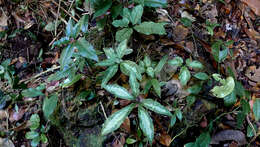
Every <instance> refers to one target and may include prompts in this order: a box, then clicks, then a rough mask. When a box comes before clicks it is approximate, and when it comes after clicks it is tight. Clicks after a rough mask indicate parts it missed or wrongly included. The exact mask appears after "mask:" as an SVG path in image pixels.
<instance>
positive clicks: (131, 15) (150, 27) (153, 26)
mask: <svg viewBox="0 0 260 147" xmlns="http://www.w3.org/2000/svg"><path fill="white" fill-rule="evenodd" d="M142 15H143V6H142V5H137V6H135V7H134V8H133V9H132V10H129V9H128V8H124V9H123V15H122V17H123V18H122V19H120V20H114V21H113V22H112V25H113V26H115V27H119V28H122V29H121V30H119V31H117V32H116V41H118V42H121V41H123V40H125V39H127V40H128V39H129V38H130V37H131V35H132V33H133V29H134V30H136V31H137V32H139V33H142V34H146V35H150V34H159V35H163V34H166V32H165V29H164V25H165V23H154V22H152V21H149V22H142V23H141V18H142ZM130 22H131V23H132V26H133V28H132V27H129V23H130Z"/></svg>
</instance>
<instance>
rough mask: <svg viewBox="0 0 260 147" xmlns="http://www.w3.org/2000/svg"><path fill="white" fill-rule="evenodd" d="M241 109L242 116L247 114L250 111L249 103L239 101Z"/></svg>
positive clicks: (243, 100)
mask: <svg viewBox="0 0 260 147" xmlns="http://www.w3.org/2000/svg"><path fill="white" fill-rule="evenodd" d="M241 107H242V113H244V114H248V113H249V112H250V111H251V109H250V105H249V102H248V101H246V100H245V99H242V100H241Z"/></svg>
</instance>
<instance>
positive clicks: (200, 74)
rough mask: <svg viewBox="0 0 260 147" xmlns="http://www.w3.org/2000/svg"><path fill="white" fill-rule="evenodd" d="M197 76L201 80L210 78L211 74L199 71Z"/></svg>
mask: <svg viewBox="0 0 260 147" xmlns="http://www.w3.org/2000/svg"><path fill="white" fill-rule="evenodd" d="M194 77H195V78H197V79H199V80H207V79H209V76H208V75H207V74H206V73H204V72H198V73H196V74H195V75H194Z"/></svg>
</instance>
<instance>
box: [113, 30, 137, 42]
mask: <svg viewBox="0 0 260 147" xmlns="http://www.w3.org/2000/svg"><path fill="white" fill-rule="evenodd" d="M132 34H133V29H132V28H124V29H121V30H119V31H117V32H116V41H117V42H121V41H124V40H128V39H129V38H130V37H131V35H132Z"/></svg>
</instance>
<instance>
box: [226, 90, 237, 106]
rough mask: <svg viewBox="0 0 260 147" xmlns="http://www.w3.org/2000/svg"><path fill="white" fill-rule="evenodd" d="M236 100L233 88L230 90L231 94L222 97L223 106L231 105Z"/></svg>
mask: <svg viewBox="0 0 260 147" xmlns="http://www.w3.org/2000/svg"><path fill="white" fill-rule="evenodd" d="M236 101H237V97H236V92H235V90H233V91H232V93H231V94H229V95H227V96H226V97H224V104H225V106H232V105H233V104H235V103H236Z"/></svg>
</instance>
